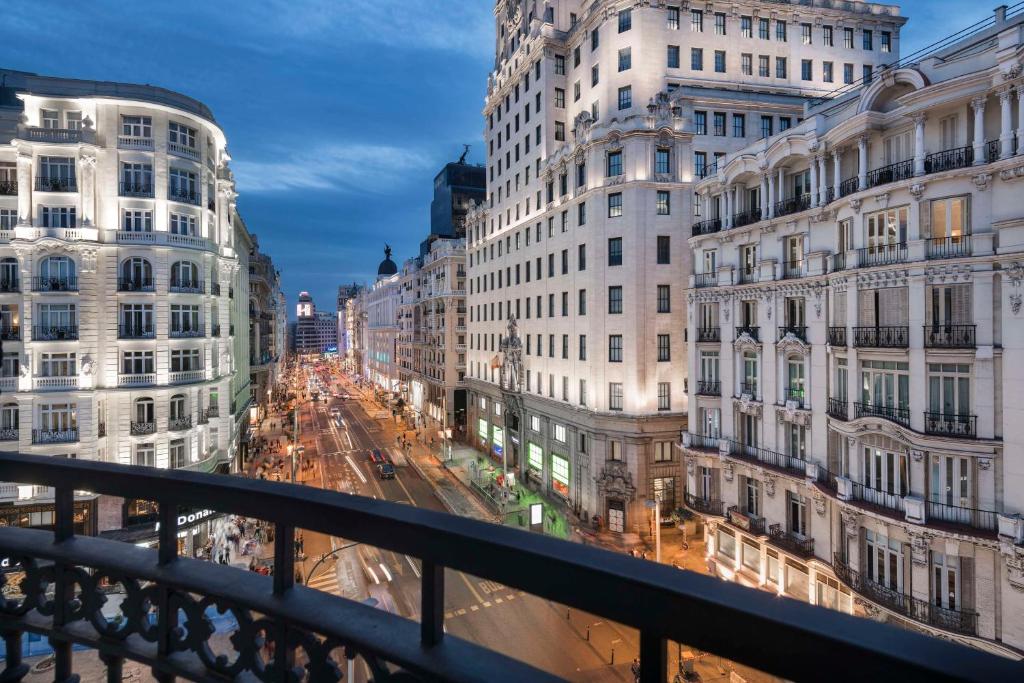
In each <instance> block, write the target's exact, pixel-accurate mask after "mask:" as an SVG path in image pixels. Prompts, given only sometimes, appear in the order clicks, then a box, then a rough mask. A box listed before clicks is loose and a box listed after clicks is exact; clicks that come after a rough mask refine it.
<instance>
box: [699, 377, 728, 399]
mask: <svg viewBox="0 0 1024 683" xmlns="http://www.w3.org/2000/svg"><path fill="white" fill-rule="evenodd" d="M697 395H698V396H721V395H722V383H721V382H719V381H718V380H706V379H702V380H699V381H698V382H697Z"/></svg>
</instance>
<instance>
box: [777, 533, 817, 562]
mask: <svg viewBox="0 0 1024 683" xmlns="http://www.w3.org/2000/svg"><path fill="white" fill-rule="evenodd" d="M768 536H769V538H770V540H769V541H768V542H769V543H771V544H772V545H774V546H775V547H777V548H781V549H783V550H785V551H787V552H789V553H791V554H793V555H796V556H797V557H801V558H803V559H805V560H810V559H813V558H814V539H813V538H806V537H804V536H801V535H799V534H795V533H793V532H792V531H786V530H785V529H783V528H782V525H781V524H772V525H771V526H770V527H768Z"/></svg>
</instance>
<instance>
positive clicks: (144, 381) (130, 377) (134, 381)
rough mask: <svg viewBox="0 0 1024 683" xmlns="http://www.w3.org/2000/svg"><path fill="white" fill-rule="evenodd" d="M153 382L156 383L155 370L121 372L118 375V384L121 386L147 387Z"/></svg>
mask: <svg viewBox="0 0 1024 683" xmlns="http://www.w3.org/2000/svg"><path fill="white" fill-rule="evenodd" d="M153 384H156V373H154V372H139V373H130V374H120V375H118V376H117V386H119V387H147V386H151V385H153Z"/></svg>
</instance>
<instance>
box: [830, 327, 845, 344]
mask: <svg viewBox="0 0 1024 683" xmlns="http://www.w3.org/2000/svg"><path fill="white" fill-rule="evenodd" d="M828 343H829V344H830V345H831V346H846V325H829V328H828Z"/></svg>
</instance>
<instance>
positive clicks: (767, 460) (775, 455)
mask: <svg viewBox="0 0 1024 683" xmlns="http://www.w3.org/2000/svg"><path fill="white" fill-rule="evenodd" d="M727 442H728V444H729V453H730V454H731V455H732V456H734V457H737V458H744V459H746V460H751V461H754V462H760V463H764V464H766V465H771V466H772V467H777V468H779V469H786V470H794V471H796V472H805V471H806V470H807V461H806V460H805V459H803V458H801V457H799V456H795V455H787V454H785V453H780V452H778V451H773V450H770V449H768V448H761V447H760V446H751V445H748V444H745V443H743V442H741V441H732V440H727Z"/></svg>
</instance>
